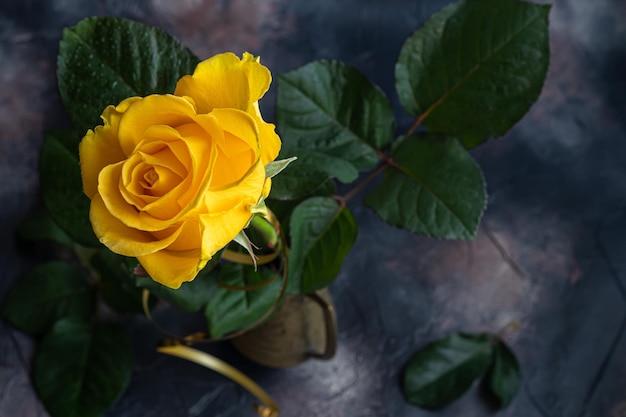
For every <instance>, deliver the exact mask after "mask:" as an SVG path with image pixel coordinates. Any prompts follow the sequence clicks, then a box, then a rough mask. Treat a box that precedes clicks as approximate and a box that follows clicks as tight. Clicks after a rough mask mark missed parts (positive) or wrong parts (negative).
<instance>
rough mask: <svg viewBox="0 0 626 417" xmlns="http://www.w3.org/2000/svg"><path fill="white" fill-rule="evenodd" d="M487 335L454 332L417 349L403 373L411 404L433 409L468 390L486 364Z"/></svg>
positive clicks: (489, 349)
mask: <svg viewBox="0 0 626 417" xmlns="http://www.w3.org/2000/svg"><path fill="white" fill-rule="evenodd" d="M491 358H492V337H491V336H490V335H469V334H457V333H453V334H451V335H450V336H448V337H446V338H444V339H441V340H438V341H436V342H432V343H430V344H429V345H427V346H426V347H425V348H423V349H421V350H420V351H418V352H417V353H416V354H415V355H414V356H413V357H412V358H411V360H410V361H409V364H408V366H407V368H406V370H405V372H404V383H403V391H404V396H405V398H406V400H407V401H409V402H410V403H412V404H415V405H418V406H421V407H426V408H436V407H441V406H443V405H446V404H448V403H450V402H452V401H454V400H455V399H457V398H458V397H460V396H461V395H462V394H463V393H464V392H465V391H467V390H468V389H469V387H470V386H471V385H472V382H473V381H474V380H475V379H477V378H479V377H480V376H481V375H482V374H483V373H484V372H485V371H486V370H487V368H488V367H489V365H490V363H491Z"/></svg>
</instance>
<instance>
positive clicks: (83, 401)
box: [33, 318, 132, 417]
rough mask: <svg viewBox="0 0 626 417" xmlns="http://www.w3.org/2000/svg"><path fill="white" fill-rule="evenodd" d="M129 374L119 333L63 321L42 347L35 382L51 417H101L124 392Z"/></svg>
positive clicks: (124, 344) (122, 335)
mask: <svg viewBox="0 0 626 417" xmlns="http://www.w3.org/2000/svg"><path fill="white" fill-rule="evenodd" d="M131 371H132V353H131V346H130V343H129V341H128V336H127V335H126V332H125V331H124V329H123V328H122V327H120V326H118V325H115V324H104V323H95V324H93V325H90V324H88V323H87V322H85V321H82V320H79V319H76V318H65V319H62V320H60V321H58V322H57V323H56V324H55V325H54V327H52V330H50V332H49V333H48V334H47V335H46V336H45V338H44V339H43V341H42V342H41V345H40V346H39V350H38V352H37V355H36V356H35V363H34V374H33V378H34V382H35V387H36V389H37V392H38V393H39V398H40V399H41V400H42V402H43V403H44V405H45V406H46V409H47V410H48V412H49V413H50V416H51V417H99V416H101V415H102V414H103V413H104V412H105V411H106V410H107V409H108V408H109V407H110V406H111V405H112V404H113V403H114V402H115V400H116V399H117V398H118V396H119V395H120V393H121V392H122V391H123V390H124V388H126V386H127V384H128V382H129V380H130V375H131Z"/></svg>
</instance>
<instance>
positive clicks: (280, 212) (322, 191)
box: [265, 175, 336, 236]
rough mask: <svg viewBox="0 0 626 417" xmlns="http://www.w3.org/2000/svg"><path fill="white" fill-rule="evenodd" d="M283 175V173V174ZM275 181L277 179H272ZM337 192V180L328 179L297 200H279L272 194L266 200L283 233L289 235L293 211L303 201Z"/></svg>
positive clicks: (330, 195)
mask: <svg viewBox="0 0 626 417" xmlns="http://www.w3.org/2000/svg"><path fill="white" fill-rule="evenodd" d="M281 176H282V175H281ZM272 181H273V183H275V180H272ZM335 193H336V186H335V181H333V180H331V179H326V181H324V182H323V183H322V184H321V185H319V186H318V187H317V188H316V189H314V190H312V191H311V192H310V193H309V194H306V195H305V196H302V197H301V198H298V199H295V200H277V199H275V198H273V197H271V196H270V198H268V199H266V200H265V203H266V205H267V207H268V208H269V209H271V210H272V212H273V213H274V214H275V215H276V217H277V218H278V220H279V222H280V227H281V233H284V234H285V236H289V221H290V219H291V213H292V212H293V210H294V209H295V208H296V207H297V205H298V204H300V203H301V202H302V201H304V200H306V199H307V198H309V197H314V196H323V197H332V196H333V195H334V194H335Z"/></svg>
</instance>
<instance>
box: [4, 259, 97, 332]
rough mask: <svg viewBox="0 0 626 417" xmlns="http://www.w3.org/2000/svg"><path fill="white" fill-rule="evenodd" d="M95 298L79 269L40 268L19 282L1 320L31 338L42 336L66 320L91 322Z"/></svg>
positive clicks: (58, 264)
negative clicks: (76, 319)
mask: <svg viewBox="0 0 626 417" xmlns="http://www.w3.org/2000/svg"><path fill="white" fill-rule="evenodd" d="M93 310H94V294H93V291H92V289H91V288H90V287H89V285H88V284H87V282H86V281H85V279H84V277H83V276H82V273H81V271H80V270H79V269H77V268H76V267H74V266H72V265H69V264H67V263H65V262H50V263H47V264H44V265H41V266H39V267H37V268H35V269H33V270H32V271H30V273H28V274H27V275H25V276H24V277H22V278H20V279H18V280H17V281H16V282H15V284H13V286H12V287H11V289H10V290H9V293H8V294H7V296H6V298H5V302H4V305H3V307H2V318H3V319H5V320H8V321H9V322H11V324H13V325H14V326H15V327H17V328H18V329H20V330H23V331H25V332H27V333H30V334H42V333H44V332H46V331H47V330H48V329H49V328H50V326H52V324H53V323H54V322H55V321H56V320H59V319H61V318H63V317H80V318H83V319H85V320H86V319H88V318H89V317H90V316H91V314H92V313H93Z"/></svg>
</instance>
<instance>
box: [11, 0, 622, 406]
mask: <svg viewBox="0 0 626 417" xmlns="http://www.w3.org/2000/svg"><path fill="white" fill-rule="evenodd" d="M447 3H449V1H448V0H436V1H435V0H412V1H408V0H387V1H374V0H342V1H335V0H315V1H313V0H295V1H288V0H264V1H249V0H221V1H218V0H178V1H167V0H149V1H148V0H147V1H139V0H134V1H130V0H101V1H91V2H87V1H83V0H21V1H16V0H4V1H3V2H2V3H1V5H0V202H1V203H0V205H1V209H0V230H1V231H2V239H0V253H1V255H0V256H1V258H0V268H1V270H0V271H1V275H0V299H2V298H3V297H4V295H5V294H6V292H7V289H8V287H9V286H10V284H11V282H13V281H14V280H15V279H16V278H17V277H18V276H19V275H20V274H21V273H22V272H24V271H26V270H27V269H28V268H30V267H32V265H33V261H32V260H29V259H28V258H26V257H25V256H24V255H23V254H21V252H20V251H19V250H18V249H17V247H16V243H15V241H14V238H13V234H14V231H15V228H16V225H17V224H18V223H19V221H20V220H21V219H22V218H23V217H24V216H25V215H26V214H27V213H28V212H30V211H32V210H33V209H34V208H35V207H36V206H37V204H39V198H40V197H39V189H38V179H37V152H38V149H39V146H40V144H41V141H42V131H43V130H45V129H50V128H56V127H62V126H64V125H65V124H66V123H67V120H66V117H65V115H64V114H63V111H62V108H61V105H60V102H59V98H58V95H57V91H56V87H55V75H54V74H55V56H56V52H57V45H58V40H59V38H60V36H61V32H62V29H63V28H64V27H66V26H71V25H74V24H75V23H76V22H78V21H79V20H80V19H82V18H83V17H86V16H89V15H113V16H123V17H128V18H132V19H135V20H139V21H142V22H145V23H149V24H153V25H156V26H159V27H160V28H162V29H165V30H167V31H169V32H170V33H172V34H173V35H175V36H176V37H177V38H179V39H180V40H181V41H182V42H183V43H185V44H187V45H188V46H189V47H191V49H193V50H194V52H196V54H197V55H198V56H199V57H201V58H204V57H207V56H209V55H211V54H213V53H216V52H221V51H224V50H232V51H235V52H237V53H241V52H242V51H244V50H248V51H251V52H253V53H254V54H260V55H261V56H262V58H263V62H264V63H265V64H266V65H267V66H268V67H269V68H270V69H271V70H272V71H273V72H275V73H279V72H284V71H287V70H290V69H293V68H296V67H298V66H299V65H302V64H304V63H306V62H309V61H311V60H313V59H319V58H336V59H341V60H344V61H347V62H348V63H350V64H353V65H355V66H356V67H357V68H359V69H360V70H361V71H363V72H364V73H365V74H366V75H368V76H369V77H370V78H371V79H372V80H373V81H374V82H376V83H378V84H379V85H381V87H382V88H383V89H384V90H385V91H386V92H387V94H388V95H389V96H390V98H391V100H392V102H393V103H394V106H395V108H396V110H397V113H398V114H402V112H401V110H400V108H399V106H398V104H397V99H396V97H395V92H394V89H393V63H394V61H395V59H396V57H397V54H398V52H399V50H400V47H401V45H402V42H403V40H404V39H405V38H406V37H407V36H408V35H409V34H410V33H411V32H412V31H413V30H415V29H416V28H417V27H418V26H419V25H420V24H421V23H423V22H424V20H425V19H426V18H427V17H428V16H429V15H430V14H432V13H433V12H435V11H436V10H438V9H439V8H440V7H442V6H443V5H445V4H447ZM625 22H626V2H624V1H623V0H595V1H589V0H555V5H554V7H553V9H552V12H551V47H552V60H551V65H550V70H549V74H548V78H547V81H546V84H545V87H544V90H543V93H542V95H541V97H540V98H539V101H538V102H537V103H536V104H535V105H534V106H533V108H532V109H531V111H530V112H529V114H528V115H527V116H526V117H525V118H524V119H523V120H522V121H521V122H520V123H518V124H517V125H516V126H515V127H514V128H513V129H512V130H511V131H510V132H509V133H508V134H507V135H506V137H505V138H503V139H501V140H495V141H492V142H490V143H489V144H488V145H486V146H484V147H481V148H480V149H479V150H477V151H476V152H474V156H475V157H476V158H477V160H478V161H479V162H480V164H481V165H482V167H483V169H484V171H485V176H486V179H487V182H488V188H489V193H490V199H489V207H488V210H487V212H486V215H485V218H484V221H483V226H482V227H481V230H480V233H479V235H478V238H477V239H476V241H474V242H446V241H437V240H433V239H427V238H424V237H418V236H413V235H411V234H409V233H407V232H404V231H400V230H397V229H394V228H392V227H390V226H387V225H385V224H383V223H382V222H381V221H380V220H379V219H378V218H377V217H376V216H375V215H374V214H372V213H371V212H369V211H367V210H365V209H363V208H362V207H360V206H359V203H358V200H355V201H354V202H352V203H351V205H352V207H351V208H352V209H353V211H354V213H355V215H356V217H357V220H358V222H359V225H360V234H359V238H358V240H357V242H356V244H355V246H354V247H353V249H352V252H351V253H350V255H349V257H348V259H347V261H346V264H345V267H344V268H343V271H342V273H341V275H340V276H339V278H338V280H337V281H336V282H335V284H333V285H332V287H331V292H332V294H333V296H334V299H335V301H336V304H337V311H338V317H339V331H340V335H339V347H338V352H337V356H336V357H335V358H334V359H333V360H331V361H328V362H320V361H309V362H307V363H305V364H303V365H301V366H298V367H295V368H292V369H287V370H271V369H266V368H263V367H261V366H257V365H254V364H251V363H250V362H248V361H246V360H245V359H243V358H241V357H240V356H239V355H238V354H236V353H234V352H233V351H232V350H231V349H230V347H229V346H228V345H221V346H215V347H213V348H212V350H213V351H215V352H217V353H218V354H219V355H220V356H221V357H223V358H226V359H227V360H229V361H231V362H232V363H235V364H236V365H237V366H239V367H240V368H241V369H242V370H244V371H245V372H247V373H249V374H250V375H251V376H253V377H254V378H255V379H256V380H257V381H258V382H260V383H261V385H263V386H264V387H265V388H266V389H267V391H268V392H269V393H270V394H271V395H272V396H274V397H275V399H276V400H277V401H278V403H279V405H280V406H281V408H282V410H283V414H282V415H283V416H286V417H291V416H304V417H307V416H312V417H313V416H324V417H343V416H364V417H369V416H371V417H385V416H389V417H396V416H409V417H410V416H420V417H421V416H450V417H452V416H466V417H474V416H488V415H497V416H511V417H512V416H515V417H547V416H564V417H604V416H606V417H623V416H626V337H624V328H625V326H626V291H625V289H624V288H625V285H626V282H625V281H624V280H625V278H624V274H626V258H625V257H624V254H625V253H626V238H625V237H624V236H625V234H624V232H623V231H624V230H626V216H625V215H624V213H625V207H626V192H625V191H626V181H624V179H625V178H626V176H625V174H626V167H625V166H624V163H623V160H624V157H625V156H626V142H625V139H626V126H625V124H624V120H626V119H625V118H624V116H625V115H626V94H625V93H626V81H624V80H625V77H626V37H625V34H626V23H625ZM273 97H274V93H273V91H272V92H271V93H270V96H269V97H268V98H267V99H265V103H264V105H265V109H264V110H265V113H266V114H267V115H269V116H270V117H269V118H270V119H271V114H272V109H271V107H272V106H271V103H272V102H273ZM400 120H401V122H400V126H399V127H400V130H402V129H406V127H407V126H408V124H409V123H410V120H408V119H407V118H406V117H405V116H403V117H402V118H401V119H400ZM373 259H376V261H375V262H374V261H373ZM170 313H171V312H168V311H163V310H161V311H160V312H159V316H158V317H157V318H158V319H160V320H164V321H165V320H169V321H170V325H171V326H174V328H177V329H178V330H181V331H184V330H194V329H197V326H199V325H201V322H200V321H197V322H196V321H193V320H192V321H188V320H187V319H185V320H179V321H175V319H174V318H172V316H171V315H170ZM168 317H169V318H168ZM513 320H519V321H520V322H521V324H522V325H521V328H520V330H519V331H518V332H516V333H513V334H511V335H510V336H509V337H508V339H507V340H508V342H509V343H510V345H511V346H512V348H513V349H514V350H515V352H516V353H517V354H518V356H519V359H520V361H521V364H522V367H523V371H524V385H523V387H522V389H521V390H520V392H519V394H518V396H517V397H516V399H515V400H514V402H513V403H512V404H511V406H510V407H509V408H507V409H505V410H503V411H499V412H496V411H493V409H491V408H489V406H487V405H485V403H484V402H482V401H481V400H480V390H479V387H474V388H473V389H472V390H471V391H470V392H469V393H468V394H467V395H465V396H464V397H463V398H462V399H461V400H459V401H457V402H455V403H454V404H452V405H450V406H449V407H446V408H443V409H441V410H438V411H436V412H429V411H424V410H421V409H419V408H415V407H411V406H409V405H407V404H405V403H404V401H403V399H402V396H401V392H400V388H399V383H398V381H399V377H400V374H401V370H402V367H403V365H404V364H405V363H406V361H407V360H408V358H409V357H410V356H411V354H412V352H414V351H415V350H416V349H417V348H419V347H421V346H423V345H424V344H425V343H427V342H429V341H431V340H433V339H435V338H438V337H440V336H443V335H445V334H447V333H449V332H451V331H457V330H462V331H471V332H476V331H497V330H498V329H500V328H502V327H503V326H505V325H506V324H507V323H509V322H511V321H513ZM128 327H129V328H130V330H131V331H132V338H133V346H134V353H135V359H136V367H135V371H134V373H133V378H132V381H131V384H130V387H129V388H128V390H127V392H126V393H125V394H124V395H123V397H122V398H121V399H120V401H119V402H118V403H117V404H116V405H115V406H114V408H113V409H111V411H110V412H109V413H108V414H107V416H109V417H113V416H119V417H125V416H128V417H131V416H132V417H143V416H146V417H148V416H149V417H179V416H189V417H196V416H198V417H200V416H252V415H254V414H253V412H252V411H251V408H250V404H251V403H252V399H251V397H250V396H249V395H248V394H247V393H246V392H245V391H243V390H242V389H241V388H240V387H238V386H237V385H235V384H234V383H232V382H230V381H228V380H226V379H224V378H222V377H220V376H219V375H217V374H214V373H212V372H211V371H209V370H207V369H204V368H201V367H199V366H197V365H194V364H192V363H188V362H184V361H182V360H179V359H176V358H171V357H166V356H163V355H160V354H158V353H156V352H155V351H154V347H155V344H156V342H157V340H158V339H159V337H160V335H159V334H158V333H156V331H155V330H153V328H152V327H151V325H150V324H148V323H146V320H144V319H142V318H135V319H130V320H129V321H128ZM33 348H34V344H33V342H32V340H30V339H29V338H28V337H26V336H25V335H23V334H21V333H19V332H17V331H15V330H13V329H12V328H10V327H9V326H7V325H6V324H5V323H0V416H2V417H19V416H25V417H35V416H46V415H47V414H46V412H45V410H44V409H43V407H42V406H41V404H40V403H39V402H38V400H37V397H36V395H35V393H34V392H33V388H32V386H31V383H30V380H29V367H30V359H31V357H32V353H33Z"/></svg>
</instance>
